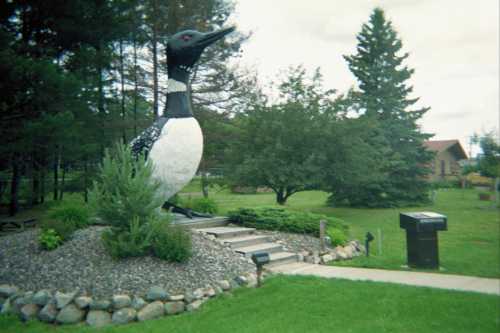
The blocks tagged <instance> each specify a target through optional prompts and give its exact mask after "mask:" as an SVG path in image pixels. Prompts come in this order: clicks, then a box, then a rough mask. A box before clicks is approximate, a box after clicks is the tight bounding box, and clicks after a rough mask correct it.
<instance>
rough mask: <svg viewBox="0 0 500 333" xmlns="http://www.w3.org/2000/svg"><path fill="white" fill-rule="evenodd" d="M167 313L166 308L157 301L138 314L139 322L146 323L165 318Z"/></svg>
mask: <svg viewBox="0 0 500 333" xmlns="http://www.w3.org/2000/svg"><path fill="white" fill-rule="evenodd" d="M164 313H165V307H164V306H163V303H162V302H160V301H155V302H153V303H149V304H148V305H146V306H145V307H144V308H142V310H140V311H139V312H138V313H137V320H139V321H144V320H149V319H154V318H158V317H161V316H163V314H164Z"/></svg>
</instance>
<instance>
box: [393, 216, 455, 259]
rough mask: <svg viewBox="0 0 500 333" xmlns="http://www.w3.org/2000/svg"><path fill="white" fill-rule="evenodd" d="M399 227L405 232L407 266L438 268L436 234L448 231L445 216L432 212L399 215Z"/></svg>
mask: <svg viewBox="0 0 500 333" xmlns="http://www.w3.org/2000/svg"><path fill="white" fill-rule="evenodd" d="M399 226H400V227H401V228H403V229H405V230H406V248H407V254H408V266H410V267H415V268H439V251H438V237H437V232H438V231H440V230H447V229H448V225H447V218H446V216H445V215H442V214H438V213H433V212H413V213H400V214H399Z"/></svg>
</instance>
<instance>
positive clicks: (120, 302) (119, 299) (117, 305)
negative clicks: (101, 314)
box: [112, 295, 132, 310]
mask: <svg viewBox="0 0 500 333" xmlns="http://www.w3.org/2000/svg"><path fill="white" fill-rule="evenodd" d="M112 301H113V308H114V309H117V310H118V309H122V308H126V307H129V306H130V304H132V300H131V299H130V296H128V295H114V296H113V298H112Z"/></svg>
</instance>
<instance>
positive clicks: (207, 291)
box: [203, 287, 216, 297]
mask: <svg viewBox="0 0 500 333" xmlns="http://www.w3.org/2000/svg"><path fill="white" fill-rule="evenodd" d="M203 294H204V296H206V297H214V296H215V295H216V293H215V290H214V288H212V287H207V288H205V289H204V290H203Z"/></svg>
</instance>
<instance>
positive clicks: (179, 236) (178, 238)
mask: <svg viewBox="0 0 500 333" xmlns="http://www.w3.org/2000/svg"><path fill="white" fill-rule="evenodd" d="M152 249H153V254H154V255H155V256H156V257H158V258H160V259H163V260H167V261H175V262H184V261H186V260H187V259H189V257H191V234H190V233H189V231H186V230H184V229H183V228H182V227H180V226H169V225H164V226H163V227H162V228H160V229H159V230H157V231H156V232H155V234H154V236H153V237H152Z"/></svg>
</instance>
